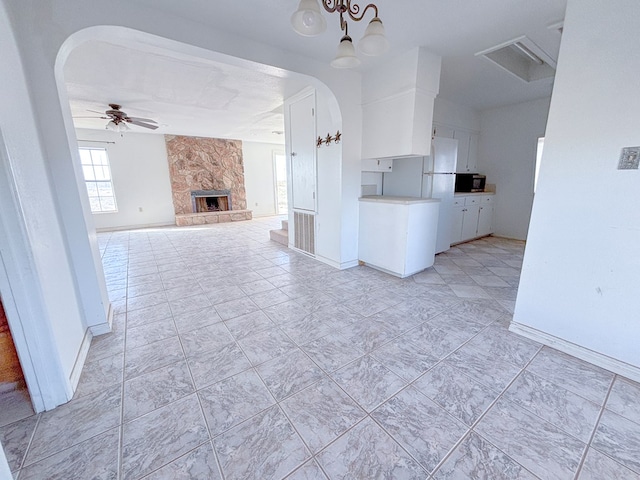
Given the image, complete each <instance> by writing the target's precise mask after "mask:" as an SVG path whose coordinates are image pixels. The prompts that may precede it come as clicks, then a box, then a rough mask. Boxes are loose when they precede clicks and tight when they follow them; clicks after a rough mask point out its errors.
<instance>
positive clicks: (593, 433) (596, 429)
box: [574, 374, 618, 480]
mask: <svg viewBox="0 0 640 480" xmlns="http://www.w3.org/2000/svg"><path fill="white" fill-rule="evenodd" d="M617 378H618V375H617V374H614V375H613V378H612V379H611V383H610V384H609V389H608V390H607V394H606V395H605V397H604V400H603V401H602V407H601V408H600V412H599V413H598V418H597V420H596V422H595V424H594V426H593V430H592V431H591V435H590V436H589V440H588V441H587V442H586V446H585V448H584V451H583V453H582V456H581V458H580V462H579V463H578V468H577V470H576V474H575V476H574V479H576V480H577V479H578V477H579V476H580V473H581V472H582V467H583V466H584V462H585V461H586V459H587V455H588V454H589V449H590V448H591V442H593V439H594V437H595V436H596V433H597V432H598V426H599V425H600V420H602V416H603V415H604V411H605V410H606V407H607V402H608V401H609V397H610V396H611V391H612V390H613V385H614V384H615V382H616V379H617ZM616 463H618V462H616Z"/></svg>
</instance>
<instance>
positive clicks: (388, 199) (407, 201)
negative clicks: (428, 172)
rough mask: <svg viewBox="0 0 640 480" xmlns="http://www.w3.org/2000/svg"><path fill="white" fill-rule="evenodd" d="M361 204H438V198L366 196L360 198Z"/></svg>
mask: <svg viewBox="0 0 640 480" xmlns="http://www.w3.org/2000/svg"><path fill="white" fill-rule="evenodd" d="M359 200H360V201H361V202H381V203H398V204H401V205H412V204H414V203H438V202H440V199H438V198H421V197H392V196H386V195H365V196H364V197H360V199H359Z"/></svg>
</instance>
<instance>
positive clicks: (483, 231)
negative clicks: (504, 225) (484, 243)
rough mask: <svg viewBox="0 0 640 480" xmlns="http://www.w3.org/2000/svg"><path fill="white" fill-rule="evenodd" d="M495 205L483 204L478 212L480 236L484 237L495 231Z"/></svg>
mask: <svg viewBox="0 0 640 480" xmlns="http://www.w3.org/2000/svg"><path fill="white" fill-rule="evenodd" d="M492 225H493V205H492V204H488V205H481V206H480V213H479V214H478V236H479V237H484V236H485V235H490V234H491V233H493V227H492Z"/></svg>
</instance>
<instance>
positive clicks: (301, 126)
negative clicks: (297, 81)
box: [289, 94, 316, 212]
mask: <svg viewBox="0 0 640 480" xmlns="http://www.w3.org/2000/svg"><path fill="white" fill-rule="evenodd" d="M289 114H290V117H289V118H290V121H291V127H290V128H291V130H290V131H291V137H290V138H289V145H290V147H291V150H290V154H291V192H292V197H293V198H292V199H291V200H292V206H293V208H294V209H295V210H306V211H310V212H315V210H316V140H315V136H316V125H315V95H313V94H312V95H309V96H307V97H304V98H302V99H300V100H298V101H297V102H295V103H292V104H291V105H290V106H289Z"/></svg>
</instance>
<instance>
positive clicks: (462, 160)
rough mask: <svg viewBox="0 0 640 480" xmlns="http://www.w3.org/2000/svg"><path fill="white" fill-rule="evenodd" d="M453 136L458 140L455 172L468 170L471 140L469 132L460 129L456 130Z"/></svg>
mask: <svg viewBox="0 0 640 480" xmlns="http://www.w3.org/2000/svg"><path fill="white" fill-rule="evenodd" d="M453 138H455V139H456V140H458V162H457V165H456V172H458V173H466V172H469V142H470V141H471V134H470V133H468V132H465V131H462V130H456V131H455V133H454V135H453Z"/></svg>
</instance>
